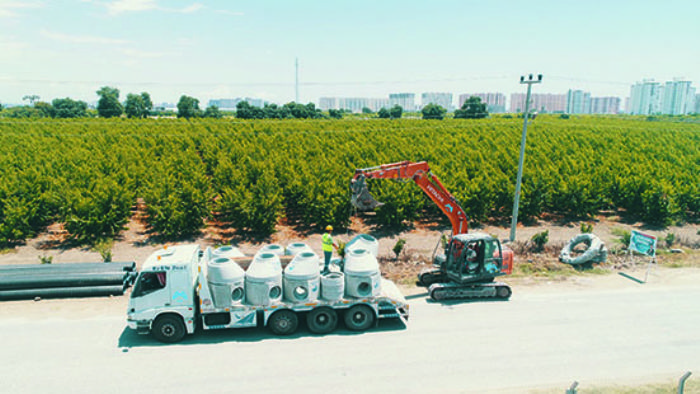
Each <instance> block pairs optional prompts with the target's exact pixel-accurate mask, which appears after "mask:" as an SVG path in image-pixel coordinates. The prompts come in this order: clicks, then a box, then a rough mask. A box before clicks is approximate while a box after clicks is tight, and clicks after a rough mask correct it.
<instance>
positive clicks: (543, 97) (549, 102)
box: [510, 93, 566, 113]
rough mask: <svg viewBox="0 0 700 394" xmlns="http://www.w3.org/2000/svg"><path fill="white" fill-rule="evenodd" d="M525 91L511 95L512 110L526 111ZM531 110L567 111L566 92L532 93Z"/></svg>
mask: <svg viewBox="0 0 700 394" xmlns="http://www.w3.org/2000/svg"><path fill="white" fill-rule="evenodd" d="M526 96H527V95H526V94H525V93H512V94H511V95H510V112H523V111H525V98H526ZM530 111H538V112H550V113H551V112H555V113H564V112H565V111H566V95H565V94H549V93H545V94H532V95H530Z"/></svg>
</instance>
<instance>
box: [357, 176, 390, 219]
mask: <svg viewBox="0 0 700 394" xmlns="http://www.w3.org/2000/svg"><path fill="white" fill-rule="evenodd" d="M350 189H351V190H352V196H351V197H350V203H351V204H352V205H353V206H354V207H355V208H357V209H359V210H360V211H371V210H373V209H376V208H378V207H381V206H382V205H384V203H382V202H379V201H377V200H375V199H374V197H372V195H371V194H370V193H369V189H368V188H367V182H365V177H364V175H360V176H359V177H357V179H353V180H352V181H351V182H350Z"/></svg>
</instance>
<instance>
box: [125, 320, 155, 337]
mask: <svg viewBox="0 0 700 394" xmlns="http://www.w3.org/2000/svg"><path fill="white" fill-rule="evenodd" d="M126 325H127V326H128V327H129V328H130V329H132V330H135V331H136V332H137V333H138V334H148V333H150V332H151V322H150V321H144V320H140V321H139V320H127V321H126Z"/></svg>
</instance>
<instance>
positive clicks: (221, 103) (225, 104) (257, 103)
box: [209, 97, 268, 110]
mask: <svg viewBox="0 0 700 394" xmlns="http://www.w3.org/2000/svg"><path fill="white" fill-rule="evenodd" d="M241 101H246V102H247V103H248V104H250V105H252V106H253V107H259V108H262V107H264V106H265V104H268V102H267V101H264V100H263V99H257V98H250V97H246V98H240V97H237V98H235V99H212V100H209V106H210V107H211V106H213V105H215V106H217V107H218V108H219V109H223V110H235V109H236V105H237V104H238V103H240V102H241Z"/></svg>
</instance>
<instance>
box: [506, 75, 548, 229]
mask: <svg viewBox="0 0 700 394" xmlns="http://www.w3.org/2000/svg"><path fill="white" fill-rule="evenodd" d="M541 82H542V74H538V75H537V79H533V78H532V74H530V75H528V78H527V79H525V76H520V84H521V85H523V84H527V96H526V97H525V116H524V118H525V121H524V122H523V137H522V139H521V140H520V161H519V162H518V179H517V181H516V182H515V198H514V200H515V201H514V202H513V222H512V223H511V225H510V242H513V241H515V227H516V226H517V224H518V202H519V200H520V186H521V182H522V180H523V162H524V161H525V139H526V136H527V121H528V118H529V117H530V92H531V91H532V85H533V84H535V83H541Z"/></svg>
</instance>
